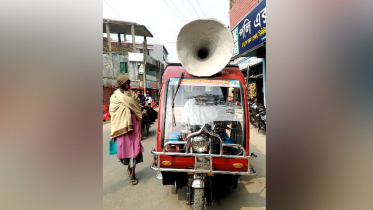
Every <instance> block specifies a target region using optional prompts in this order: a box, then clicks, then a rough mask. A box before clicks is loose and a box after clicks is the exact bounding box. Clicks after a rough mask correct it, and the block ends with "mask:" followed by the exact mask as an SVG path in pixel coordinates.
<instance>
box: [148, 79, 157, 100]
mask: <svg viewBox="0 0 373 210" xmlns="http://www.w3.org/2000/svg"><path fill="white" fill-rule="evenodd" d="M146 94H148V95H150V97H152V99H153V101H159V94H158V84H157V82H154V81H146Z"/></svg>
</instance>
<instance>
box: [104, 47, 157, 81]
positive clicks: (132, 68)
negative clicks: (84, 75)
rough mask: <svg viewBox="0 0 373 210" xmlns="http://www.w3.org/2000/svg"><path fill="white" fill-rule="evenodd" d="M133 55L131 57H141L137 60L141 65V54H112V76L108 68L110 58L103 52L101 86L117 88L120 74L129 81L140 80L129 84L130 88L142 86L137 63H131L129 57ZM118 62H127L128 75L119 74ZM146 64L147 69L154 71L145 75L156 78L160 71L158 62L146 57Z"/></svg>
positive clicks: (141, 77)
mask: <svg viewBox="0 0 373 210" xmlns="http://www.w3.org/2000/svg"><path fill="white" fill-rule="evenodd" d="M129 54H131V55H134V56H132V57H139V56H140V57H141V58H139V59H138V60H141V63H142V60H143V59H142V56H143V55H142V54H141V53H112V56H113V66H114V76H113V71H112V70H111V67H110V60H109V59H110V56H109V53H108V52H104V53H103V54H102V56H103V86H104V87H106V86H108V85H110V84H114V86H117V79H116V78H117V77H118V76H119V75H121V74H123V75H126V76H128V77H129V78H130V80H141V82H140V83H139V82H135V81H132V82H131V86H133V87H139V86H142V81H143V76H142V75H139V71H138V68H137V63H138V62H137V61H131V60H130V56H129ZM120 62H128V73H120ZM146 62H147V69H149V68H151V69H152V70H155V71H147V74H149V75H153V76H156V75H157V74H158V72H159V71H160V70H159V69H160V67H159V62H158V61H157V60H155V59H154V58H152V57H150V56H147V57H146Z"/></svg>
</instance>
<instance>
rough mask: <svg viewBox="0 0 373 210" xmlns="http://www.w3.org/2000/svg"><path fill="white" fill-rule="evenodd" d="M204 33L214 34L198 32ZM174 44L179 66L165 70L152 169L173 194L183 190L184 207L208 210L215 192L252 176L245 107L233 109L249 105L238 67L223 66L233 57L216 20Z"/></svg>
mask: <svg viewBox="0 0 373 210" xmlns="http://www.w3.org/2000/svg"><path fill="white" fill-rule="evenodd" d="M204 29H205V30H206V29H208V30H212V31H210V32H211V33H201V32H199V31H203V30H204ZM215 30H216V31H215ZM206 34H211V36H217V37H219V39H216V40H225V42H224V43H218V42H209V40H215V38H216V37H208V36H207V37H206ZM191 35H193V36H191ZM190 37H192V38H190ZM198 37H202V38H201V39H199V38H198ZM177 40H178V42H177V49H183V50H182V52H181V51H178V56H179V60H180V61H181V63H183V65H181V64H169V65H168V66H167V67H166V69H165V72H164V74H163V80H162V88H161V97H160V98H161V101H160V103H159V117H158V118H159V119H158V130H157V142H156V148H155V149H153V150H152V154H153V158H154V159H153V162H152V163H151V169H153V170H156V171H158V173H157V179H161V180H162V183H163V185H172V186H173V187H172V188H173V190H172V191H173V192H174V193H176V192H177V191H178V189H180V188H182V187H186V189H187V204H189V205H193V209H194V210H201V209H204V207H205V206H211V204H212V197H213V195H214V192H215V190H216V189H218V188H224V187H228V188H233V189H234V188H236V187H237V184H238V181H239V178H240V176H241V175H255V174H256V171H255V170H254V168H253V166H252V165H251V161H250V160H251V159H252V158H254V157H256V155H255V154H254V153H251V154H249V117H248V104H247V103H235V101H247V93H246V89H245V88H244V84H245V81H244V77H243V75H242V73H241V71H240V69H239V68H238V66H231V65H227V63H228V61H229V59H230V57H231V55H232V52H233V40H232V36H231V33H230V32H229V30H227V29H226V28H225V26H224V25H223V24H221V23H220V22H218V21H215V20H211V19H208V20H196V21H193V22H191V23H189V24H187V25H186V26H184V27H183V28H182V29H181V31H180V33H179V36H178V39H177ZM195 40H199V42H197V43H196V42H195ZM226 40H228V41H229V40H232V43H229V42H228V41H226ZM184 44H185V45H187V46H189V45H192V44H193V45H194V47H193V48H190V47H189V48H187V47H186V46H183V45H184ZM219 44H221V45H223V46H220V48H219V49H220V50H218V51H217V50H215V49H217V47H218V46H216V45H219ZM187 49H193V51H188V50H187ZM231 49H232V50H231ZM194 50H196V51H194ZM193 57H194V59H193ZM204 59H206V60H204ZM201 61H204V62H203V64H201ZM232 90H233V91H232ZM232 92H234V93H237V94H232ZM227 104H229V106H228V105H227ZM188 107H192V108H193V110H197V111H198V112H197V111H196V112H194V111H189V110H192V109H189V108H188ZM201 113H202V114H201ZM211 113H212V114H211ZM201 116H204V118H203V119H202V117H201ZM199 121H200V122H199Z"/></svg>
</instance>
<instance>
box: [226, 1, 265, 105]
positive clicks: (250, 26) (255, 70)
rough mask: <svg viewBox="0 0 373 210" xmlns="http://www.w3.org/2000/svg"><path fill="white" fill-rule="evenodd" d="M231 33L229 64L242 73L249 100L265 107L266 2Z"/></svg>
mask: <svg viewBox="0 0 373 210" xmlns="http://www.w3.org/2000/svg"><path fill="white" fill-rule="evenodd" d="M231 33H232V36H233V41H234V50H233V55H232V59H231V60H232V62H231V63H232V64H237V65H239V66H240V69H241V71H243V74H244V76H245V78H246V87H247V89H248V91H249V98H256V100H257V102H259V103H261V104H263V105H264V106H266V0H262V1H261V2H259V3H258V4H257V5H256V7H254V8H253V9H252V10H251V11H250V12H249V13H248V14H247V15H246V16H245V17H244V18H243V19H242V20H241V21H240V22H239V23H238V24H237V25H236V26H234V27H232V30H231ZM240 64H241V65H240Z"/></svg>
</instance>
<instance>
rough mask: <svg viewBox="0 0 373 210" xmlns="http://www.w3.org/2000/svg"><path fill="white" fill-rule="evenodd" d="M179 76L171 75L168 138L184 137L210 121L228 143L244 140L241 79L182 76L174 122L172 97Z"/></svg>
mask: <svg viewBox="0 0 373 210" xmlns="http://www.w3.org/2000/svg"><path fill="white" fill-rule="evenodd" d="M178 83H179V78H171V79H170V82H169V85H168V87H167V88H168V91H167V95H166V97H167V99H166V100H167V103H166V119H165V127H164V132H165V133H164V137H165V139H164V142H165V143H166V142H169V141H178V140H181V139H180V136H181V134H182V133H185V132H189V133H190V132H196V131H197V130H198V129H199V128H200V127H201V126H203V125H205V124H208V125H210V126H211V127H210V128H211V129H213V130H214V131H215V132H216V133H218V134H219V135H220V136H221V137H222V139H223V140H224V143H226V144H241V145H244V143H243V133H244V132H243V125H244V124H243V120H244V111H243V107H244V106H243V105H244V104H243V102H244V100H243V99H244V98H243V95H242V92H241V85H242V84H241V83H240V82H239V81H238V80H222V79H220V80H219V79H215V80H211V79H188V78H185V79H182V80H181V82H180V87H179V90H178V92H177V95H176V97H175V106H174V116H175V122H176V126H173V125H172V97H173V94H174V93H175V92H176V87H177V85H178Z"/></svg>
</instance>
